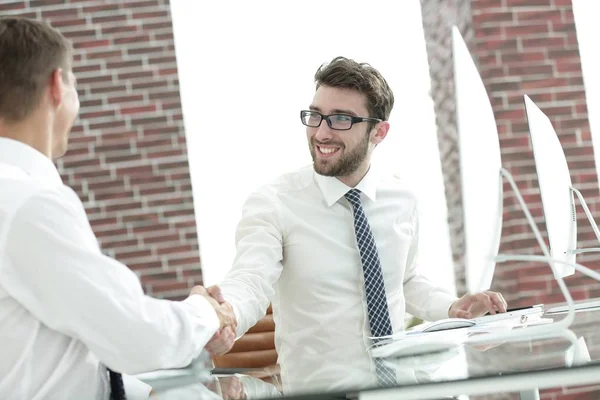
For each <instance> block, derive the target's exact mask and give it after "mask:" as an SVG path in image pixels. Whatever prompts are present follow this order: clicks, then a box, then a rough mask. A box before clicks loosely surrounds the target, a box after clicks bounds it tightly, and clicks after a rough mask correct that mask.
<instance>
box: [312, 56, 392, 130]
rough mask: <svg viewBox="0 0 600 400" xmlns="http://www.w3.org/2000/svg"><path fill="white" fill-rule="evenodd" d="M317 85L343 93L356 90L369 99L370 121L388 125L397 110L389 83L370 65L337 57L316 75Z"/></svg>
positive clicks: (322, 67)
mask: <svg viewBox="0 0 600 400" xmlns="http://www.w3.org/2000/svg"><path fill="white" fill-rule="evenodd" d="M315 84H316V86H317V89H318V88H319V86H321V85H323V86H329V87H334V88H342V89H354V90H357V91H358V92H360V93H362V94H364V95H366V96H367V109H368V111H369V117H371V118H379V119H382V120H384V121H387V120H388V118H389V117H390V113H391V112H392V108H393V107H394V94H393V93H392V89H390V87H389V85H388V84H387V82H386V80H385V79H384V78H383V76H382V75H381V74H380V73H379V71H377V70H376V69H375V68H373V67H371V66H370V65H369V64H367V63H358V62H356V61H354V60H350V59H348V58H345V57H336V58H334V59H333V60H332V61H331V62H330V63H328V64H323V65H321V66H320V67H319V69H318V70H317V72H316V73H315Z"/></svg>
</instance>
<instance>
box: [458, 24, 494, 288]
mask: <svg viewBox="0 0 600 400" xmlns="http://www.w3.org/2000/svg"><path fill="white" fill-rule="evenodd" d="M452 48H453V56H454V82H455V85H454V88H455V93H456V117H457V125H458V132H459V134H458V143H459V157H460V170H461V182H462V202H463V219H464V231H465V253H464V259H465V268H466V271H465V272H466V273H465V275H466V281H467V289H468V290H469V291H470V292H480V291H484V290H488V289H489V288H490V286H491V283H492V278H493V277H494V269H495V266H496V261H495V259H496V256H497V255H498V250H499V247H500V235H501V230H502V177H501V173H500V170H501V167H502V166H501V158H500V143H499V140H498V129H497V127H496V119H495V117H494V112H493V109H492V105H491V103H490V100H489V97H488V95H487V92H486V89H485V86H484V84H483V81H482V80H481V77H480V75H479V72H478V71H477V67H476V65H475V63H474V62H473V59H472V58H471V54H470V53H469V50H468V48H467V45H466V43H465V42H464V40H463V38H462V36H461V34H460V31H459V30H458V28H457V27H453V29H452Z"/></svg>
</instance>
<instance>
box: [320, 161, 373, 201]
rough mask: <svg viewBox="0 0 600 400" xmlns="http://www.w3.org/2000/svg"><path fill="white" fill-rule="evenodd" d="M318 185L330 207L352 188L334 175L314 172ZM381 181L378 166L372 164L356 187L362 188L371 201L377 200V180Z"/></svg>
mask: <svg viewBox="0 0 600 400" xmlns="http://www.w3.org/2000/svg"><path fill="white" fill-rule="evenodd" d="M314 175H315V179H316V181H317V185H318V186H319V188H320V189H321V193H323V197H324V198H325V202H326V203H327V206H328V207H331V206H332V205H333V204H335V203H336V202H337V201H338V200H339V199H341V198H342V197H343V196H344V195H345V194H346V193H348V191H349V190H350V189H352V188H351V187H350V186H348V185H346V184H345V183H343V182H342V181H340V180H339V179H337V178H335V177H333V176H323V175H319V174H317V173H316V172H314ZM378 181H379V174H378V172H377V171H376V168H375V167H374V166H373V164H371V166H370V167H369V170H368V171H367V174H366V175H365V176H364V177H363V178H362V180H361V181H360V182H359V183H358V185H356V187H355V189H358V190H360V191H361V192H362V193H364V194H365V196H367V197H368V198H369V199H370V200H371V201H375V199H376V193H377V182H378Z"/></svg>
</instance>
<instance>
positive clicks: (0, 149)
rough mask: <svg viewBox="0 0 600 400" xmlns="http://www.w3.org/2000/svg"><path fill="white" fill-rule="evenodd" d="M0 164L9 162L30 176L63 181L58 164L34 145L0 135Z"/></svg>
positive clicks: (57, 181)
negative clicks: (57, 167)
mask: <svg viewBox="0 0 600 400" xmlns="http://www.w3.org/2000/svg"><path fill="white" fill-rule="evenodd" d="M0 164H8V165H11V166H13V167H17V168H19V169H21V170H22V171H24V172H25V173H26V174H28V175H29V176H31V177H33V178H35V179H39V180H44V181H47V182H50V183H62V179H61V177H60V174H59V173H58V170H57V169H56V166H55V165H54V163H53V162H52V160H50V159H49V158H48V157H46V156H45V155H43V154H42V153H40V152H39V151H37V150H36V149H34V148H33V147H31V146H29V145H27V144H25V143H22V142H19V141H17V140H13V139H9V138H4V137H0Z"/></svg>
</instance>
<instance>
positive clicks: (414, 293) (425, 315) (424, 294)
mask: <svg viewBox="0 0 600 400" xmlns="http://www.w3.org/2000/svg"><path fill="white" fill-rule="evenodd" d="M412 220H413V227H414V232H413V239H412V242H411V244H410V249H409V252H408V257H407V260H406V272H405V276H404V296H405V298H406V311H408V312H409V313H410V314H412V315H415V316H417V317H419V318H422V319H424V320H426V321H435V320H438V319H444V318H448V310H449V309H450V306H451V305H452V303H453V302H454V301H455V300H456V297H455V296H452V295H451V294H450V293H448V292H447V291H446V290H444V289H442V288H440V287H437V286H434V285H433V284H432V283H431V282H430V281H429V279H427V278H426V277H425V276H423V275H421V274H420V273H419V268H418V263H417V248H418V244H419V219H418V212H417V209H416V208H415V211H414V212H413V214H412Z"/></svg>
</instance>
